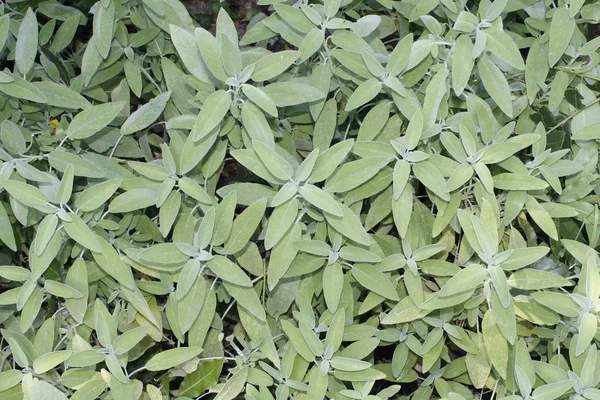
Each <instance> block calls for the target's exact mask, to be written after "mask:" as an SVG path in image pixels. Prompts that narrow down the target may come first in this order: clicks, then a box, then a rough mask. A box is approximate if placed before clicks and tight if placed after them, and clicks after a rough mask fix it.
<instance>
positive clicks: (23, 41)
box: [14, 8, 38, 75]
mask: <svg viewBox="0 0 600 400" xmlns="http://www.w3.org/2000/svg"><path fill="white" fill-rule="evenodd" d="M14 51H15V64H16V65H17V68H18V69H19V71H20V72H21V74H23V75H26V74H27V73H28V72H29V70H30V69H31V67H32V66H33V62H34V61H35V59H36V56H37V52H38V22H37V19H36V17H35V14H34V12H33V10H32V9H31V8H27V11H26V12H25V15H24V16H23V19H22V20H21V24H20V25H19V32H18V33H17V43H16V45H15V50H14Z"/></svg>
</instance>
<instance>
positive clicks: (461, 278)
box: [438, 264, 487, 297]
mask: <svg viewBox="0 0 600 400" xmlns="http://www.w3.org/2000/svg"><path fill="white" fill-rule="evenodd" d="M486 276H487V272H486V271H485V269H484V268H483V267H482V266H481V265H479V264H471V265H469V266H468V267H466V268H463V269H461V270H460V272H458V273H457V274H455V275H454V276H452V278H450V279H449V280H448V282H446V284H445V285H444V286H442V288H441V289H440V291H439V292H438V294H439V296H440V297H449V296H452V295H454V294H456V293H461V292H466V291H470V290H473V289H475V288H477V287H478V286H479V285H481V284H482V283H483V280H484V279H485V277H486Z"/></svg>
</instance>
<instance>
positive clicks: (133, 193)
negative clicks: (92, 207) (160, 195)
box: [108, 189, 157, 213]
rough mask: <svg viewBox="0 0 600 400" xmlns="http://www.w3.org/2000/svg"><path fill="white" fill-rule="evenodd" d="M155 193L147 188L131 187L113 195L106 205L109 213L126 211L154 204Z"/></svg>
mask: <svg viewBox="0 0 600 400" xmlns="http://www.w3.org/2000/svg"><path fill="white" fill-rule="evenodd" d="M156 196H157V193H156V192H155V191H153V190H149V189H131V190H128V191H126V192H124V193H121V194H120V195H118V196H117V197H115V198H114V199H113V200H112V201H111V202H110V204H109V205H108V210H109V211H110V212H111V213H128V212H131V211H135V210H139V209H142V208H147V207H150V206H153V205H155V204H156Z"/></svg>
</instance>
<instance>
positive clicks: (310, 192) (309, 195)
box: [298, 183, 344, 217]
mask: <svg viewBox="0 0 600 400" xmlns="http://www.w3.org/2000/svg"><path fill="white" fill-rule="evenodd" d="M298 193H300V195H301V196H302V198H303V199H304V200H306V201H307V202H309V203H310V204H312V205H313V206H315V207H317V208H318V209H320V210H323V211H325V212H326V213H329V214H331V215H335V216H338V217H342V216H343V214H344V212H343V210H342V208H341V205H340V204H339V203H338V202H337V201H335V199H334V198H333V196H332V195H331V194H329V193H327V192H325V191H323V190H321V189H319V188H318V187H316V186H314V185H311V184H309V183H307V184H305V185H304V186H302V187H301V188H300V189H299V190H298Z"/></svg>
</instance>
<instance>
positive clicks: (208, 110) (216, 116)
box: [191, 90, 231, 142]
mask: <svg viewBox="0 0 600 400" xmlns="http://www.w3.org/2000/svg"><path fill="white" fill-rule="evenodd" d="M230 104H231V94H229V93H227V92H226V91H224V90H217V91H216V92H214V93H213V94H211V95H210V96H209V97H208V98H207V99H206V101H205V102H204V106H203V107H202V109H201V110H200V113H199V114H198V119H196V123H195V124H194V128H193V129H192V133H191V135H192V137H193V138H194V141H196V142H197V141H199V140H201V139H202V138H204V137H205V136H206V135H208V134H209V133H210V132H211V131H212V130H213V129H214V128H215V127H216V126H217V125H219V123H220V122H221V121H222V120H223V118H224V117H225V115H226V114H227V111H229V106H230Z"/></svg>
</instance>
